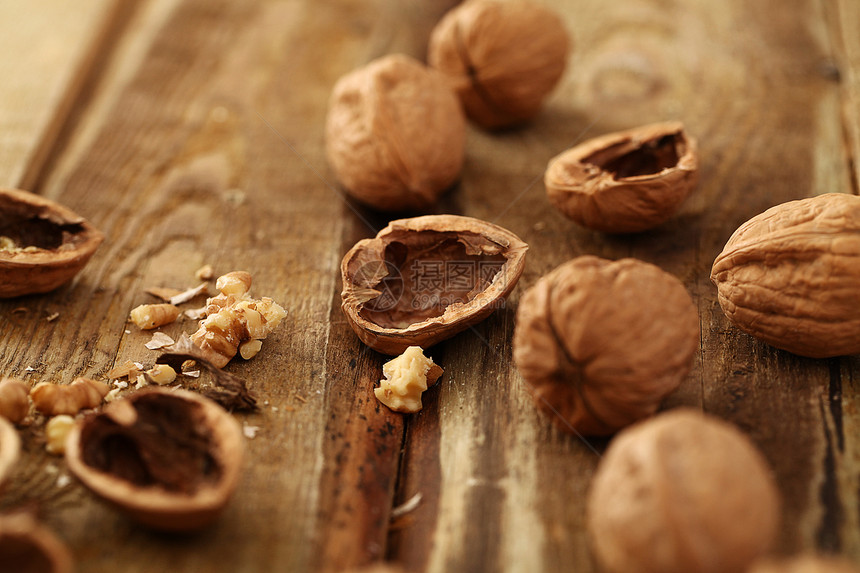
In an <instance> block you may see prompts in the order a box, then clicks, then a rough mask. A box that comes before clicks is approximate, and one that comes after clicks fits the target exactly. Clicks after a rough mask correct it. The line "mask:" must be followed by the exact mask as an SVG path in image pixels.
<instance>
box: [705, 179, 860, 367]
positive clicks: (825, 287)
mask: <svg viewBox="0 0 860 573" xmlns="http://www.w3.org/2000/svg"><path fill="white" fill-rule="evenodd" d="M711 280H712V281H713V282H714V284H716V285H717V291H718V294H719V301H720V306H721V307H722V309H723V312H724V313H725V314H726V316H727V317H728V318H729V320H731V321H732V322H733V323H734V325H735V326H737V327H738V328H740V329H741V330H743V331H745V332H747V333H748V334H751V335H752V336H754V337H756V338H758V339H761V340H763V341H765V342H767V343H768V344H770V345H773V346H775V347H777V348H782V349H783V350H788V351H789V352H793V353H795V354H799V355H801V356H809V357H812V358H826V357H832V356H843V355H848V354H858V353H860V197H857V196H855V195H846V194H842V193H830V194H826V195H820V196H818V197H811V198H808V199H801V200H799V201H790V202H788V203H783V204H781V205H777V206H775V207H771V208H770V209H768V210H767V211H765V212H764V213H761V214H760V215H757V216H755V217H753V218H752V219H750V220H749V221H747V222H746V223H744V224H743V225H741V226H740V228H738V230H737V231H735V232H734V234H733V235H732V236H731V238H729V240H728V242H727V243H726V246H725V248H723V252H722V253H720V255H719V256H718V257H717V258H716V260H715V261H714V266H713V268H712V269H711Z"/></svg>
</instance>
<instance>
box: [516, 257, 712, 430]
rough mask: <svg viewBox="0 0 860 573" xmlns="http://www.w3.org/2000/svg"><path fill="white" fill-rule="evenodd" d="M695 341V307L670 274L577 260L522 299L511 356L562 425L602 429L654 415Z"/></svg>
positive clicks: (632, 264) (632, 263) (541, 404)
mask: <svg viewBox="0 0 860 573" xmlns="http://www.w3.org/2000/svg"><path fill="white" fill-rule="evenodd" d="M698 346H699V317H698V313H697V311H696V307H695V306H694V305H693V302H692V300H691V299H690V295H689V294H687V291H686V289H685V288H684V285H683V284H681V282H680V281H679V280H678V279H677V278H675V277H674V276H672V275H670V274H669V273H666V272H665V271H663V270H661V269H660V268H658V267H656V266H654V265H652V264H649V263H645V262H642V261H639V260H636V259H622V260H619V261H615V262H612V261H608V260H605V259H600V258H598V257H594V256H583V257H579V258H576V259H573V260H572V261H568V262H567V263H565V264H563V265H561V266H559V267H558V268H556V269H555V270H554V271H552V272H551V273H549V274H548V275H546V276H544V277H543V278H541V279H540V280H539V281H538V282H537V283H536V284H535V285H534V286H533V287H532V288H530V289H529V290H528V291H527V292H526V293H525V294H524V295H523V297H522V298H521V299H520V304H519V309H518V311H517V322H516V328H515V330H514V342H513V355H514V361H515V362H516V365H517V368H518V369H519V371H520V373H521V374H522V376H523V378H524V379H525V380H526V382H527V383H528V385H529V389H530V391H531V393H532V396H533V398H534V400H535V404H536V406H537V407H538V408H539V409H540V410H541V411H543V412H544V413H545V414H547V415H548V416H550V418H551V419H552V420H553V421H554V422H555V423H556V425H557V426H558V427H559V428H560V429H562V430H566V431H569V432H578V433H580V434H584V435H609V434H612V433H614V432H616V431H618V430H619V429H621V428H623V427H625V426H627V425H629V424H631V423H633V422H635V421H637V420H639V419H641V418H644V417H646V416H650V415H651V414H653V413H654V412H656V411H657V408H658V406H659V405H660V402H661V401H662V400H663V398H665V397H666V396H667V395H668V394H670V393H671V392H672V391H673V390H675V389H676V388H677V387H678V385H679V384H680V383H681V381H682V380H683V379H684V378H685V377H686V375H687V373H688V372H689V370H690V367H691V360H692V358H693V355H694V354H695V352H696V349H697V348H698Z"/></svg>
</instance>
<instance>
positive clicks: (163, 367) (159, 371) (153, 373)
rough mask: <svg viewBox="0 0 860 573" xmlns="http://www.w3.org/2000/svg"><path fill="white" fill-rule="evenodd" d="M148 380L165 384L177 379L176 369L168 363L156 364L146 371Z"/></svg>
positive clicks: (160, 384)
mask: <svg viewBox="0 0 860 573" xmlns="http://www.w3.org/2000/svg"><path fill="white" fill-rule="evenodd" d="M144 374H145V375H146V377H147V382H150V383H154V384H158V385H159V386H164V385H166V384H170V383H171V382H173V381H174V380H176V371H175V370H174V369H173V368H171V367H170V366H168V365H167V364H156V365H155V366H154V367H152V368H150V369H149V370H147V371H146V372H145V373H144Z"/></svg>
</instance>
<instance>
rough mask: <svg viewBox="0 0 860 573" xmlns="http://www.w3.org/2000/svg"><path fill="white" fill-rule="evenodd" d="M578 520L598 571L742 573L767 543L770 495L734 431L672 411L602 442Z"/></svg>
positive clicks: (769, 484)
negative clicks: (606, 444)
mask: <svg viewBox="0 0 860 573" xmlns="http://www.w3.org/2000/svg"><path fill="white" fill-rule="evenodd" d="M586 522H587V526H588V534H589V538H590V541H591V545H592V549H593V551H594V555H595V557H596V558H597V561H598V562H599V563H600V564H601V565H602V570H603V571H606V572H607V573H646V572H647V573H652V572H654V571H660V572H661V573H744V572H746V571H747V570H748V569H749V566H750V565H751V564H752V563H753V562H754V561H755V560H756V559H757V558H758V557H760V556H761V555H763V554H764V553H765V552H766V551H767V550H768V549H769V548H770V547H771V545H772V544H773V542H774V540H775V537H776V533H777V528H778V526H779V496H778V491H777V488H776V484H775V482H774V479H773V477H772V476H771V472H770V469H769V467H768V465H767V462H766V461H765V459H764V457H763V456H762V455H761V454H760V453H759V452H758V450H756V448H755V446H754V445H753V444H752V443H751V442H750V440H749V439H748V438H747V437H746V436H745V435H744V434H743V433H741V432H740V431H738V430H737V429H736V428H735V427H734V426H731V425H730V424H727V423H726V422H723V421H722V420H719V419H718V418H715V417H711V416H707V415H704V414H702V413H701V412H696V411H693V410H683V409H682V410H677V411H671V412H668V413H665V414H660V415H658V416H656V417H654V418H652V419H649V420H646V421H644V422H641V423H639V424H637V425H635V426H631V427H630V428H629V429H627V430H624V431H623V432H621V433H619V434H618V435H617V436H616V437H615V438H614V439H613V440H612V442H610V444H609V448H608V449H607V450H606V453H605V454H604V456H603V458H602V459H601V460H600V464H599V465H598V467H597V472H596V473H595V475H594V479H593V481H592V484H591V490H590V491H589V494H588V501H587V517H586Z"/></svg>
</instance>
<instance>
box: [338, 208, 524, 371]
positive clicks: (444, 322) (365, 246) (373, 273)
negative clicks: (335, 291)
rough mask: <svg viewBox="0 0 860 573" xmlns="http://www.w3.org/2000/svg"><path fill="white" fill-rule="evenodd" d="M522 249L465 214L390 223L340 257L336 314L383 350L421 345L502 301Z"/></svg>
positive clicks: (502, 231) (448, 334)
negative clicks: (339, 312)
mask: <svg viewBox="0 0 860 573" xmlns="http://www.w3.org/2000/svg"><path fill="white" fill-rule="evenodd" d="M527 250H528V245H526V243H524V242H523V241H522V240H520V238H519V237H517V236H516V235H514V234H513V233H511V232H510V231H508V230H506V229H503V228H501V227H499V226H497V225H493V224H492V223H487V222H486V221H481V220H479V219H473V218H472V217H461V216H456V215H427V216H424V217H415V218H412V219H400V220H397V221H392V222H391V223H389V224H388V226H387V227H386V228H384V229H383V230H381V231H380V232H379V233H378V234H377V235H376V238H373V239H364V240H362V241H359V242H358V243H356V245H355V246H354V247H353V248H352V249H350V250H349V252H348V253H347V254H346V255H345V256H344V258H343V262H342V263H341V267H340V269H341V278H342V279H343V292H342V297H343V304H342V307H343V311H344V313H345V314H346V317H347V319H348V320H349V323H350V325H351V326H352V329H353V330H354V331H355V332H356V334H358V337H359V338H360V339H361V340H362V342H364V343H365V344H367V345H368V346H370V347H371V348H373V349H374V350H377V351H379V352H382V353H383V354H390V355H395V354H401V353H403V352H404V351H405V350H406V348H408V347H409V346H420V347H422V348H428V347H429V346H432V345H433V344H436V343H437V342H440V341H442V340H445V339H447V338H450V337H452V336H454V335H455V334H457V333H458V332H461V331H462V330H464V329H466V328H468V327H469V326H470V325H472V324H475V323H477V322H480V321H482V320H483V319H485V318H486V317H487V316H489V315H490V313H492V312H493V310H495V309H496V308H500V307H501V306H503V305H504V301H505V297H507V295H508V294H509V293H510V292H511V290H513V288H514V286H515V285H516V283H517V280H519V278H520V275H521V274H522V272H523V266H524V265H525V255H526V251H527Z"/></svg>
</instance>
